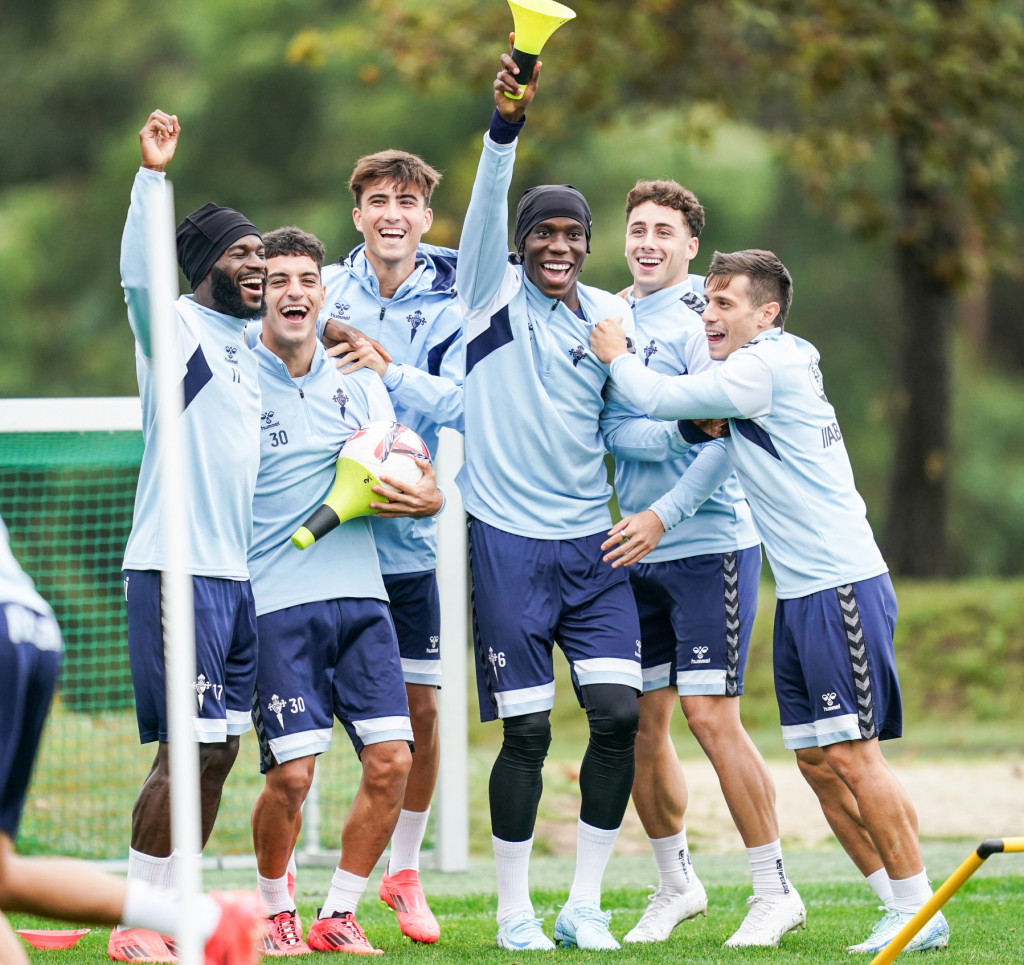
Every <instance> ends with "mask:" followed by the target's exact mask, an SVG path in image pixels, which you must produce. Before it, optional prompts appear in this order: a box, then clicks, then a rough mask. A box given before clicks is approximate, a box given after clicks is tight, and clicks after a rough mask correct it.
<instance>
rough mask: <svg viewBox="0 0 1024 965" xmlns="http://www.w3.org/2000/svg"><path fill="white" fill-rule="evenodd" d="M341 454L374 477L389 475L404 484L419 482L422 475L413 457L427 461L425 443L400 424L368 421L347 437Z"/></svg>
mask: <svg viewBox="0 0 1024 965" xmlns="http://www.w3.org/2000/svg"><path fill="white" fill-rule="evenodd" d="M340 455H341V456H342V457H344V458H345V459H353V460H355V461H356V462H358V463H359V464H360V465H362V466H365V467H366V468H367V469H369V470H370V472H372V473H373V474H374V475H375V476H381V475H385V476H391V477H393V478H394V479H396V480H398V482H399V483H400V484H406V485H410V484H412V483H416V482H418V481H419V480H420V478H421V477H422V475H423V470H422V469H420V467H419V466H417V465H416V463H415V462H413V459H414V458H416V459H424V460H426V461H427V462H430V452H429V450H428V449H427V445H426V443H425V442H424V441H423V440H422V439H421V438H420V437H419V436H418V435H417V434H416V433H415V432H413V431H412V429H410V428H409V427H408V426H403V425H402V424H401V423H400V422H367V423H366V425H363V426H360V427H359V428H358V429H357V430H356V431H355V432H353V433H352V435H350V436H349V437H348V439H347V440H346V442H345V444H344V445H343V446H342V447H341V453H340ZM392 488H393V487H392Z"/></svg>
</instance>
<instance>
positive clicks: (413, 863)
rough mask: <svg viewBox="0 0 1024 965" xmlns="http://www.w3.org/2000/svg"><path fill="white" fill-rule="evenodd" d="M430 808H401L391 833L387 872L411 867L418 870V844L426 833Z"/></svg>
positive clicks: (396, 872) (392, 872)
mask: <svg viewBox="0 0 1024 965" xmlns="http://www.w3.org/2000/svg"><path fill="white" fill-rule="evenodd" d="M429 817H430V808H427V809H426V811H406V810H405V808H402V810H401V812H399V815H398V824H396V825H395V831H394V834H392V835H391V855H390V856H389V857H388V874H389V875H395V874H398V872H399V871H405V870H406V869H408V868H411V869H412V870H413V871H419V870H420V846H421V845H422V844H423V836H424V835H425V834H426V833H427V818H429Z"/></svg>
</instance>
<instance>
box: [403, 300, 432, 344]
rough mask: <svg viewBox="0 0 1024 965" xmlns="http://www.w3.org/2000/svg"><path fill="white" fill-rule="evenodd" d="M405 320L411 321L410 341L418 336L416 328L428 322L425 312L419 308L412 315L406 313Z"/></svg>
mask: <svg viewBox="0 0 1024 965" xmlns="http://www.w3.org/2000/svg"><path fill="white" fill-rule="evenodd" d="M405 320H406V321H407V322H408V323H409V341H410V343H411V342H412V340H413V339H414V338H415V337H416V329H418V328H420V327H421V326H423V325H426V324H427V320H426V319H425V318H424V317H423V312H421V311H420V310H419V309H418V308H417V309H416V311H414V312H413V313H412V314H411V315H406V316H405Z"/></svg>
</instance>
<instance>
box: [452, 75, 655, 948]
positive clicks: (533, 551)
mask: <svg viewBox="0 0 1024 965" xmlns="http://www.w3.org/2000/svg"><path fill="white" fill-rule="evenodd" d="M538 69H539V68H538ZM517 70H518V68H516V67H515V65H514V62H513V61H512V59H511V57H509V56H508V55H505V56H504V57H503V58H502V69H501V71H500V72H499V73H498V77H497V79H496V80H495V82H494V85H493V88H494V89H493V94H494V104H495V112H494V116H493V118H492V121H491V126H490V131H489V132H488V133H487V134H486V135H485V136H484V146H483V152H482V155H481V158H480V165H479V168H478V170H477V176H476V182H475V184H474V186H473V195H472V199H471V201H470V204H469V210H468V211H467V213H466V221H465V226H464V228H463V233H462V240H461V244H460V249H459V251H460V254H459V267H458V285H459V294H460V296H461V298H462V300H463V305H464V313H465V339H466V383H465V384H466V463H465V466H464V467H463V469H462V471H461V472H460V473H459V477H458V483H459V487H460V489H461V490H462V495H463V499H464V501H465V505H466V509H467V511H468V513H469V514H470V561H471V567H472V574H473V607H474V618H475V619H474V631H475V633H474V636H475V643H476V647H477V656H478V661H477V681H478V693H479V697H480V716H481V719H483V720H493V719H495V718H499V719H500V720H501V722H502V733H503V741H502V748H501V751H500V753H499V755H498V758H497V760H496V761H495V763H494V767H493V769H492V771H491V782H490V809H491V829H492V841H493V846H494V854H495V863H496V865H497V874H498V911H497V918H498V933H497V943H498V945H499V946H501V947H503V948H508V949H513V950H526V949H534V950H542V949H550V948H552V947H553V945H552V942H551V940H550V939H549V938H548V937H547V936H546V935H545V934H544V932H543V930H542V928H541V922H540V920H539V919H538V918H536V917H535V915H534V909H533V904H532V901H531V898H530V891H529V878H528V868H529V859H530V852H531V848H532V842H533V829H534V823H535V821H536V815H537V805H538V802H539V800H540V793H541V769H542V767H543V764H544V758H545V756H546V754H547V749H548V745H549V743H550V740H551V724H550V721H549V714H550V711H551V708H552V706H553V704H554V688H555V683H554V672H553V665H552V649H553V645H554V643H555V642H556V641H557V643H558V644H559V646H560V647H561V648H562V650H563V652H564V653H565V655H566V657H567V659H568V660H569V662H570V665H571V667H572V675H573V682H574V684H575V685H576V687H577V692H578V696H579V699H580V702H581V704H582V705H583V707H584V708H585V709H586V713H587V720H588V723H589V726H590V740H589V744H588V747H587V751H586V754H585V756H584V759H583V763H582V766H581V769H580V797H581V808H580V820H579V823H578V825H577V863H576V874H575V877H574V879H573V883H572V888H571V890H570V893H569V898H568V900H567V901H566V903H565V906H564V907H563V909H562V911H561V913H560V914H559V916H558V920H557V921H556V923H555V939H556V940H557V941H560V942H563V943H565V944H569V945H578V946H579V947H581V948H590V949H601V948H607V949H614V948H618V947H619V945H618V942H617V941H616V940H615V938H613V937H612V935H611V932H610V931H609V929H608V921H609V918H610V915H609V913H608V912H604V911H602V910H601V907H600V899H601V879H602V876H603V874H604V870H605V867H606V865H607V862H608V860H609V857H610V855H611V852H612V848H613V846H614V843H615V839H616V836H617V834H618V830H619V826H620V824H621V822H622V815H623V813H624V811H625V808H626V804H627V803H628V801H629V791H630V785H631V784H632V780H633V740H634V737H635V734H636V725H637V693H638V691H639V690H640V688H641V686H642V680H641V676H640V662H639V658H640V646H639V639H640V633H639V625H638V623H637V615H636V607H635V604H634V602H633V597H632V593H631V591H630V588H629V581H628V579H627V577H626V575H625V573H624V572H623V571H622V570H619V569H613V568H611V567H608V566H606V565H604V564H603V563H602V562H601V550H600V545H601V542H602V540H603V538H604V534H605V533H606V532H607V529H608V527H609V525H610V524H611V516H610V514H609V511H608V498H609V495H610V487H609V486H608V481H607V476H606V472H605V467H604V454H605V446H606V442H605V436H606V435H608V434H612V435H615V436H616V437H618V436H620V435H623V436H624V437H625V436H630V437H632V433H633V432H634V430H636V431H637V435H636V436H635V438H633V448H631V449H630V451H631V452H635V453H637V454H638V455H639V453H640V452H641V451H647V452H649V453H650V454H651V457H652V458H661V457H662V456H664V455H665V454H666V453H667V452H668V451H669V447H670V445H671V440H672V437H673V435H675V430H674V427H673V426H670V425H660V424H657V423H654V422H652V421H650V420H647V419H641V420H633V421H634V422H637V425H633V424H631V422H630V421H620V420H619V419H618V415H619V412H618V410H617V409H616V407H615V406H614V405H613V404H612V403H608V404H606V401H605V397H604V392H605V388H606V383H607V382H608V370H607V367H606V366H604V365H603V364H602V363H601V362H600V361H599V360H598V359H596V358H595V357H594V355H593V353H592V352H590V351H589V349H588V348H587V342H588V337H589V329H590V326H591V325H592V324H594V323H595V322H596V321H597V320H598V319H600V318H602V317H603V316H604V315H605V314H606V313H609V312H614V313H615V314H624V313H625V311H626V310H627V306H626V304H625V303H624V302H623V301H622V300H621V299H619V298H617V297H616V296H614V295H611V294H609V293H608V292H604V291H601V290H599V289H596V288H591V287H589V286H587V285H582V284H580V283H579V281H578V278H579V274H580V270H581V269H582V268H583V264H584V262H585V261H586V258H587V255H588V252H589V249H590V231H591V217H590V208H589V206H588V205H587V202H586V199H585V198H584V197H583V195H582V194H581V193H580V192H579V191H577V190H576V189H575V188H574V187H571V186H569V185H557V184H547V185H541V186H539V187H535V188H531V189H529V190H527V191H526V192H525V193H524V194H523V197H522V199H521V201H520V202H519V207H518V210H517V212H516V221H515V247H516V252H517V257H516V258H515V259H514V260H513V261H514V263H510V259H509V254H508V234H507V232H508V228H507V225H508V201H507V195H508V190H509V184H510V182H511V179H512V168H513V163H514V160H515V151H516V144H517V138H518V135H519V132H520V131H521V129H522V127H523V124H524V122H525V111H526V108H527V107H528V106H529V104H530V103H531V102H532V100H533V97H534V94H535V92H536V85H537V73H536V72H535V73H534V75H533V77H532V79H529V83H528V84H527V85H526V86H525V90H524V96H523V98H522V99H521V100H512V99H510V98H508V97H506V96H505V92H506V91H509V92H512V93H515V92H517V91H519V90H520V89H521V88H520V87H519V84H518V83H517V82H516V79H515V76H514V74H515V73H516V72H517ZM526 80H527V79H526V78H523V81H524V83H525V81H526ZM640 423H642V424H640ZM622 444H623V445H626V441H625V438H623V440H622Z"/></svg>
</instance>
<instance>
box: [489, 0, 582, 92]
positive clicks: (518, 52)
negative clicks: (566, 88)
mask: <svg viewBox="0 0 1024 965" xmlns="http://www.w3.org/2000/svg"><path fill="white" fill-rule="evenodd" d="M508 5H509V6H510V7H511V8H512V20H513V23H514V24H515V33H516V36H515V40H514V42H513V46H512V59H513V60H514V61H515V62H516V66H517V67H518V68H519V77H518V80H519V84H520V86H521V87H525V86H526V85H527V84H528V83H529V82H530V78H531V77H532V76H533V66H534V64H536V63H537V58H538V57H539V56H540V52H541V49H542V48H543V46H544V44H546V43H547V41H548V38H549V37H550V36H551V35H552V34H553V33H554V32H555V31H556V30H557V29H558V28H559V27H561V26H562V24H563V23H565V22H566V21H568V20H572V19H573V17H575V16H576V11H575V10H570V9H569V8H568V7H567V6H565V5H564V4H561V3H556V2H555V0H508ZM505 96H506V97H509V98H511V99H512V100H519V99H520V98H521V97H522V96H523V95H522V94H519V95H515V94H510V93H508V91H506V92H505Z"/></svg>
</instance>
